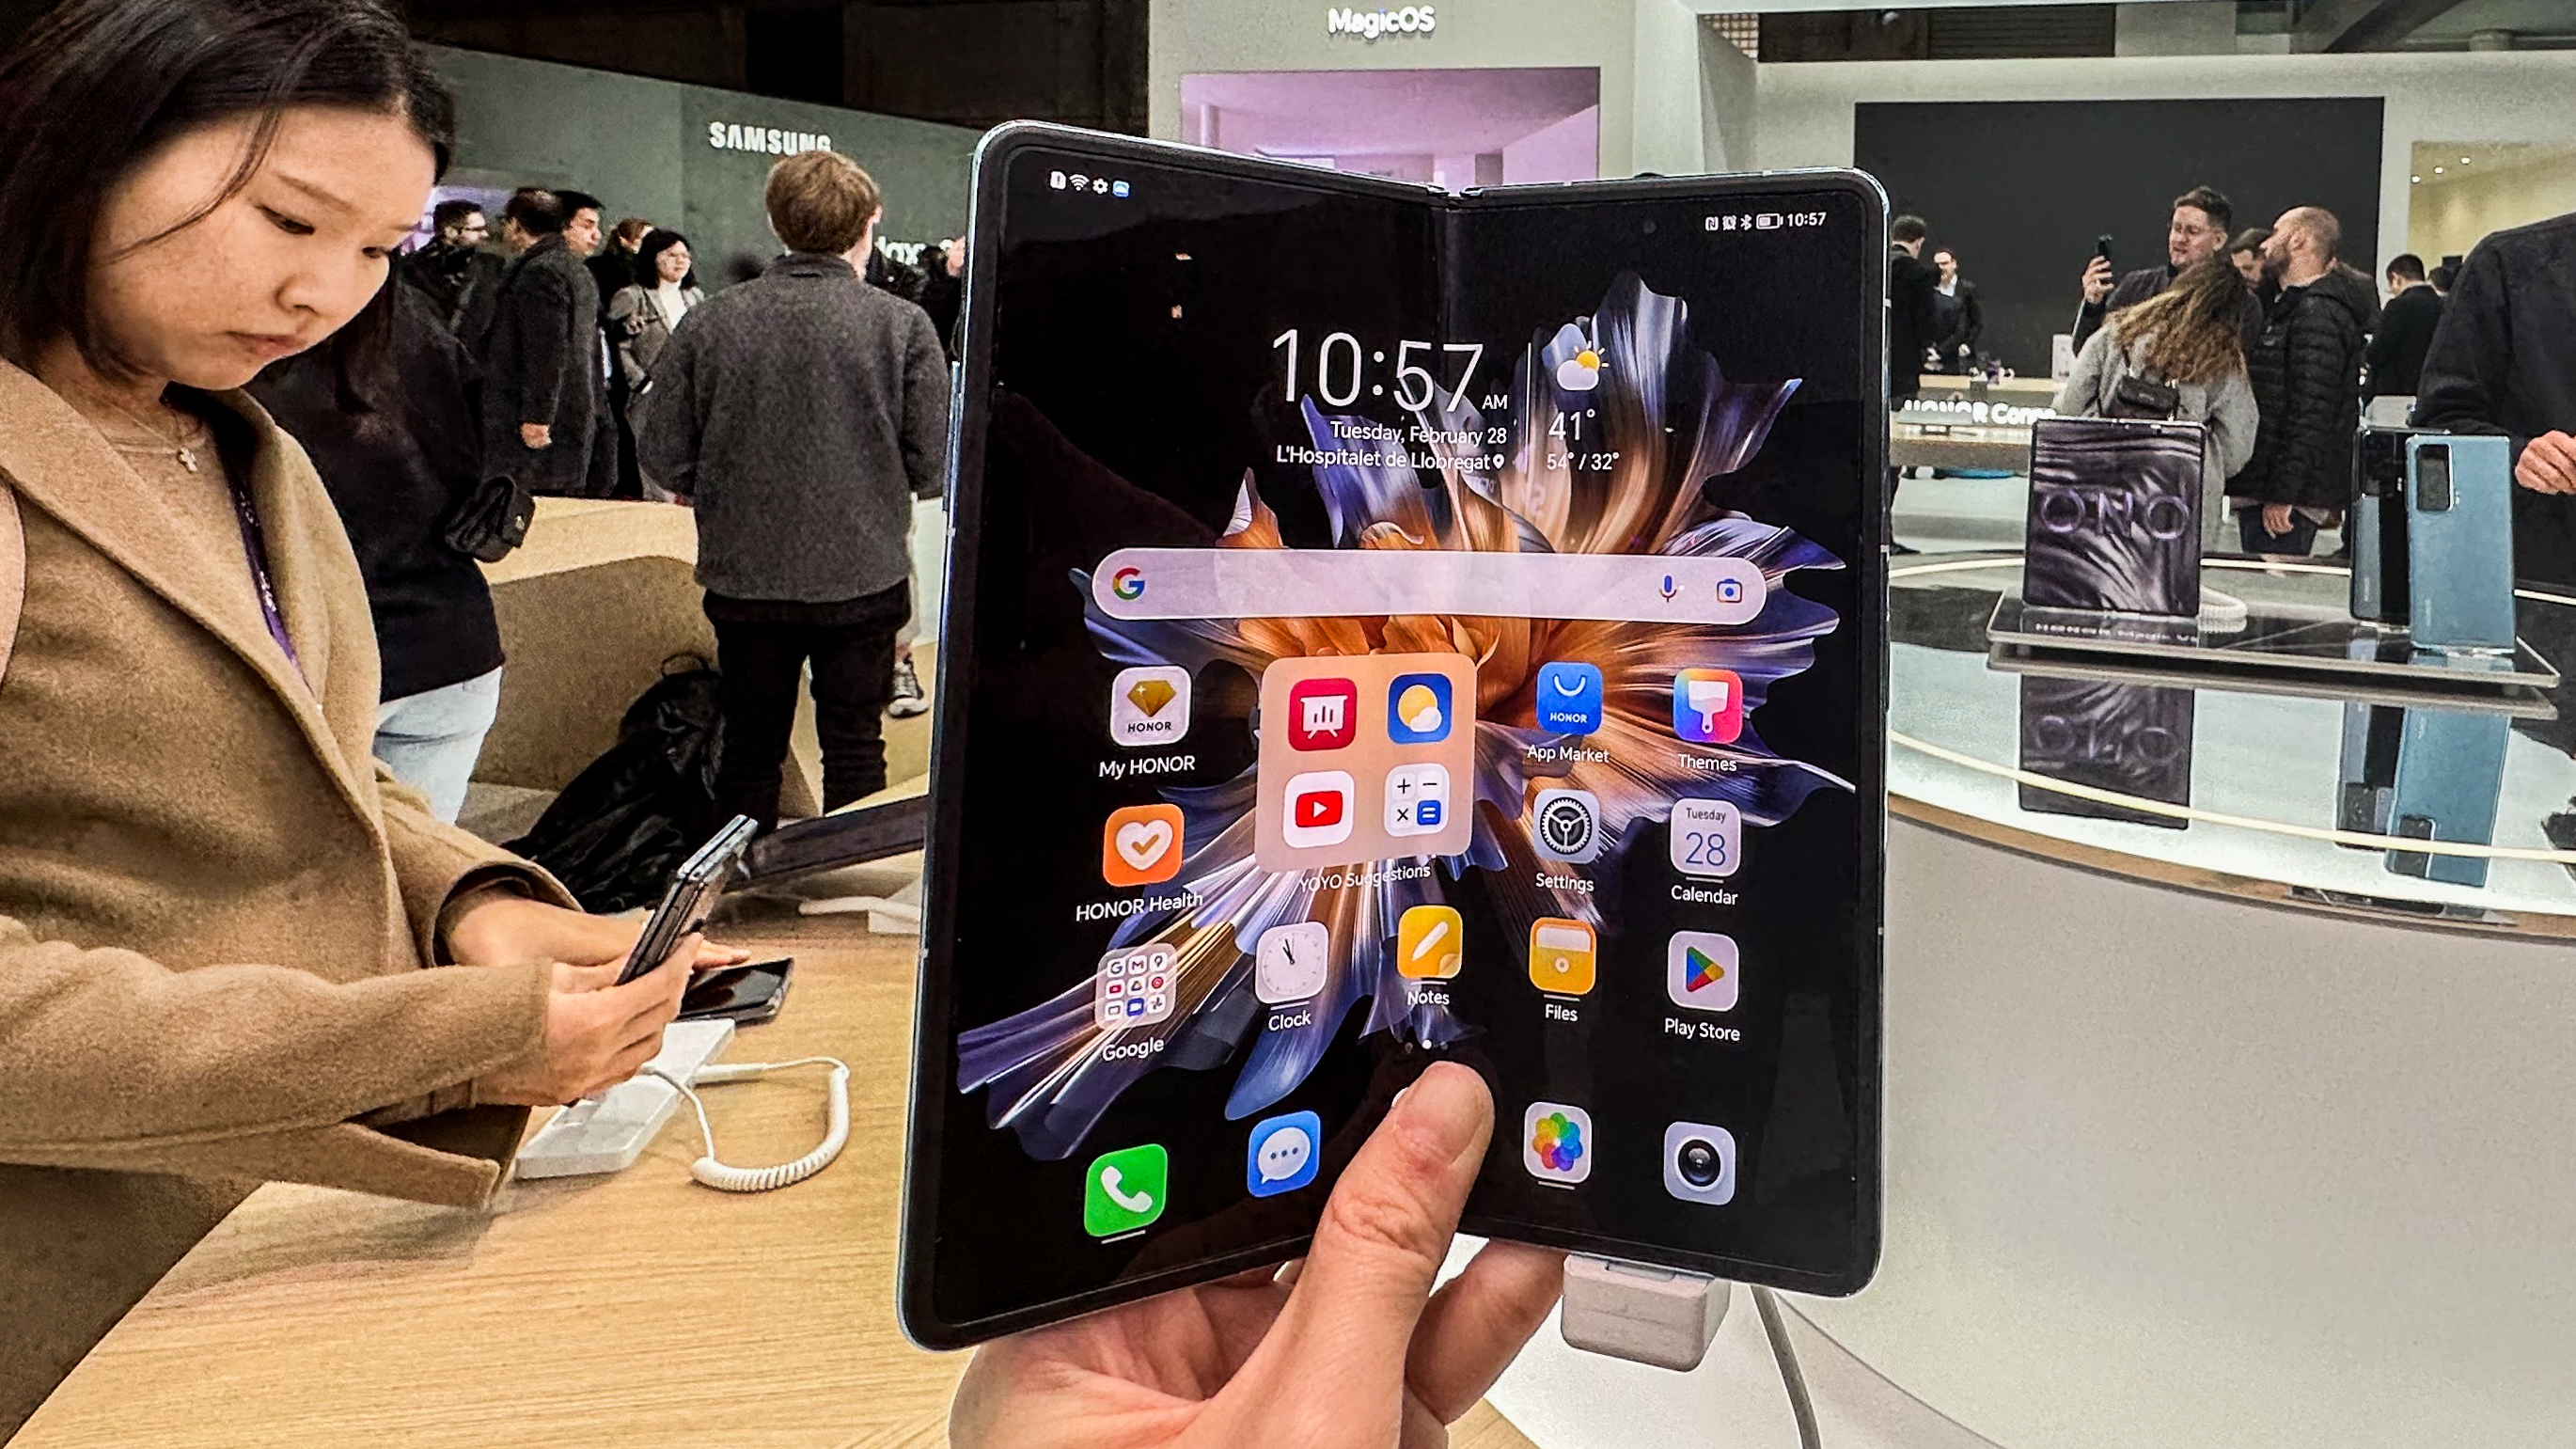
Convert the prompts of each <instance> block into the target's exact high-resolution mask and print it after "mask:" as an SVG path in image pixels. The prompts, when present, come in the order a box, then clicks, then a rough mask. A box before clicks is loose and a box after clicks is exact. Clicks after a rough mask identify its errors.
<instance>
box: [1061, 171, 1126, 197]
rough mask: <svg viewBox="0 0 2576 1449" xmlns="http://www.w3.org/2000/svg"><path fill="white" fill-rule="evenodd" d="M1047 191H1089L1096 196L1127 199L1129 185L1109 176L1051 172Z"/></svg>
mask: <svg viewBox="0 0 2576 1449" xmlns="http://www.w3.org/2000/svg"><path fill="white" fill-rule="evenodd" d="M1047 189H1048V190H1051V191H1088V192H1090V193H1091V194H1092V195H1094V196H1114V197H1116V198H1118V199H1119V200H1121V201H1124V200H1126V198H1127V183H1126V182H1125V181H1124V180H1120V179H1116V178H1113V177H1108V176H1093V175H1091V174H1089V173H1088V172H1082V171H1050V172H1048V173H1047Z"/></svg>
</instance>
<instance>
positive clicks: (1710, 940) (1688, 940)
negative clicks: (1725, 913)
mask: <svg viewBox="0 0 2576 1449" xmlns="http://www.w3.org/2000/svg"><path fill="white" fill-rule="evenodd" d="M1664 953H1665V959H1664V994H1665V995H1667V996H1670V997H1671V998H1672V999H1673V1005H1675V1006H1686V1007H1689V1008H1690V1009H1691V1010H1693V1011H1733V1010H1734V1009H1735V992H1736V982H1737V978H1738V976H1739V974H1740V973H1739V971H1738V968H1737V966H1736V953H1735V938H1734V937H1733V936H1727V935H1721V934H1719V933H1718V932H1715V931H1675V932H1674V933H1673V939H1672V941H1671V943H1670V944H1669V945H1667V946H1666V947H1665V948H1664Z"/></svg>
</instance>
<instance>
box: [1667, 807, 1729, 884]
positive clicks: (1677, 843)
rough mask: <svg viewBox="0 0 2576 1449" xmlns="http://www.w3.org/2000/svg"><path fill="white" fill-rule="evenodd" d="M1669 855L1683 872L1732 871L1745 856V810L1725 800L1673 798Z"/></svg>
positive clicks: (1720, 874) (1713, 872)
mask: <svg viewBox="0 0 2576 1449" xmlns="http://www.w3.org/2000/svg"><path fill="white" fill-rule="evenodd" d="M1672 857H1673V869H1675V870H1677V871H1680V872H1681V873H1682V874H1684V875H1706V876H1726V875H1733V874H1735V868H1736V866H1738V865H1740V864H1742V863H1743V859H1744V812H1743V811H1741V810H1738V809H1736V808H1735V806H1734V805H1732V804H1731V803H1729V802H1727V801H1724V800H1676V801H1674V802H1673V832H1672Z"/></svg>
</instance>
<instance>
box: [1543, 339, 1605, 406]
mask: <svg viewBox="0 0 2576 1449" xmlns="http://www.w3.org/2000/svg"><path fill="white" fill-rule="evenodd" d="M1548 351H1549V352H1551V353H1560V354H1565V359H1564V361H1562V362H1559V363H1558V364H1557V365H1556V385H1557V386H1558V387H1561V388H1563V389H1565V390H1566V391H1567V392H1590V391H1592V390H1593V389H1594V388H1596V387H1599V386H1600V385H1601V363H1602V358H1601V344H1600V342H1598V341H1597V340H1595V339H1593V338H1589V337H1586V336H1584V335H1583V333H1582V332H1581V331H1579V330H1577V329H1576V328H1575V326H1574V324H1573V323H1571V322H1569V323H1567V324H1566V325H1565V326H1564V327H1562V328H1559V329H1558V330H1557V334H1556V337H1555V339H1554V340H1553V341H1552V342H1551V343H1550V344H1549V346H1548Z"/></svg>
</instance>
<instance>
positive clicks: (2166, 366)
mask: <svg viewBox="0 0 2576 1449" xmlns="http://www.w3.org/2000/svg"><path fill="white" fill-rule="evenodd" d="M2105 325H2106V326H2107V327H2108V328H2109V329H2110V331H2111V333H2112V336H2113V338H2114V340H2116V341H2117V342H2118V343H2119V344H2120V345H2121V346H2122V347H2127V346H2129V345H2131V344H2132V343H2134V342H2136V341H2137V340H2138V339H2140V338H2145V339H2146V343H2147V355H2146V364H2147V366H2148V367H2149V368H2151V369H2153V370H2154V371H2156V372H2157V373H2159V374H2161V375H2162V376H2163V378H2164V380H2165V381H2167V382H2192V383H2203V382H2218V381H2221V380H2223V379H2225V378H2227V377H2230V376H2232V375H2234V374H2236V373H2240V372H2243V371H2244V370H2245V279H2244V278H2243V277H2240V276H2238V275H2237V274H2236V264H2235V263H2234V262H2232V261H2229V260H2228V259H2227V258H2226V257H2224V256H2206V257H2203V258H2201V259H2200V260H2199V261H2196V262H2194V263H2192V264H2191V265H2190V266H2187V267H2185V268H2183V269H2182V270H2181V271H2179V272H2177V273H2175V274H2174V279H2173V285H2172V286H2169V287H2167V288H2165V289H2164V290H2163V291H2162V292H2159V293H2157V294H2156V295H2155V296H2153V297H2150V298H2148V299H2147V300H2145V301H2143V302H2140V303H2139V304H2138V305H2136V306H2134V307H2129V308H2125V309H2123V310H2121V311H2118V312H2114V313H2112V314H2111V316H2110V319H2109V321H2108V322H2107V323H2106V324H2105Z"/></svg>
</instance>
